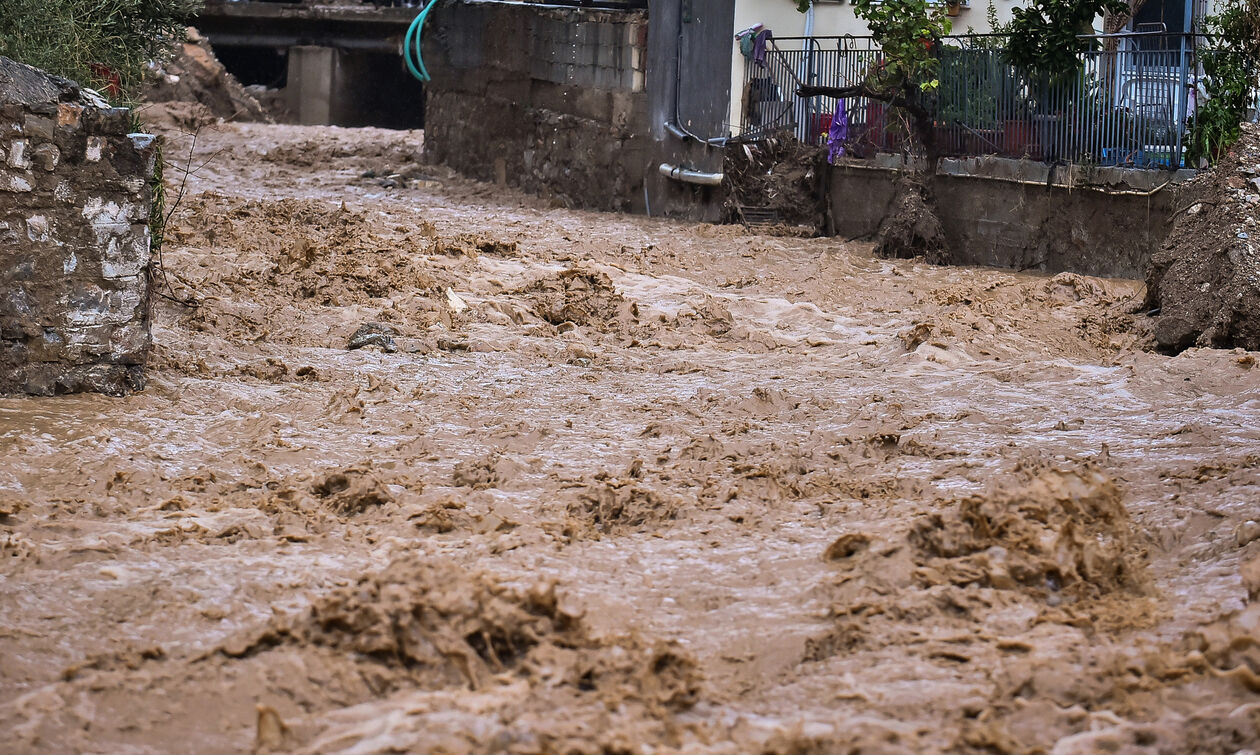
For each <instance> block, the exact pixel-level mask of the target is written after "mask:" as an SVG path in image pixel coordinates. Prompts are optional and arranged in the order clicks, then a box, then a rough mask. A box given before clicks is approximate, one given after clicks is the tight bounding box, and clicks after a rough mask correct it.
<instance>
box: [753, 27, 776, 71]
mask: <svg viewBox="0 0 1260 755" xmlns="http://www.w3.org/2000/svg"><path fill="white" fill-rule="evenodd" d="M772 39H774V34H773V33H772V32H771V31H770V30H769V29H762V30H761V31H759V32H757V36H756V37H754V38H753V62H754V63H756V64H757V65H759V66H761V67H762V68H765V67H766V43H767V42H769V41H770V40H772Z"/></svg>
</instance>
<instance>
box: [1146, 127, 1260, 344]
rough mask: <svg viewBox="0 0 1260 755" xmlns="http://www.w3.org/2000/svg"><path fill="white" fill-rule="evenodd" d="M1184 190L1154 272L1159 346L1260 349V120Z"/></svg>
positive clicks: (1151, 289)
mask: <svg viewBox="0 0 1260 755" xmlns="http://www.w3.org/2000/svg"><path fill="white" fill-rule="evenodd" d="M1180 196H1181V197H1182V198H1183V201H1181V202H1179V203H1178V209H1177V211H1176V214H1175V215H1174V217H1173V221H1172V222H1173V223H1174V225H1173V228H1172V231H1171V233H1169V235H1168V238H1167V240H1166V241H1165V242H1164V244H1163V246H1162V247H1161V248H1160V249H1159V251H1158V252H1156V253H1155V255H1154V257H1153V258H1152V259H1151V268H1150V271H1149V272H1148V273H1147V276H1146V285H1147V296H1146V305H1145V306H1146V309H1147V310H1149V311H1151V312H1152V314H1153V316H1154V317H1155V323H1154V334H1155V340H1156V343H1157V345H1158V347H1159V349H1160V350H1161V351H1166V352H1171V353H1178V352H1181V351H1183V350H1185V349H1187V348H1189V347H1191V346H1200V347H1216V348H1244V349H1248V350H1260V246H1258V245H1257V240H1258V239H1260V227H1257V223H1256V217H1257V214H1260V124H1255V123H1251V124H1244V125H1243V131H1242V137H1241V138H1240V139H1239V141H1238V143H1237V144H1235V145H1234V147H1233V149H1232V150H1231V151H1230V152H1229V154H1228V155H1226V156H1225V157H1224V158H1222V159H1221V161H1220V163H1219V164H1217V165H1216V167H1214V168H1213V169H1212V170H1211V171H1208V172H1206V173H1204V174H1202V175H1200V176H1198V177H1196V178H1195V179H1194V180H1192V181H1190V182H1189V183H1188V184H1186V186H1185V187H1184V188H1183V189H1182V190H1181V195H1180Z"/></svg>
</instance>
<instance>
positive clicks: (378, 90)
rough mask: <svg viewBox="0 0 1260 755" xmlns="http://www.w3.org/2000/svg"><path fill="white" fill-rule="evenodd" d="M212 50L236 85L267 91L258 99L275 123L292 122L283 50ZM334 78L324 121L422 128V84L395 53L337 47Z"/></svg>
mask: <svg viewBox="0 0 1260 755" xmlns="http://www.w3.org/2000/svg"><path fill="white" fill-rule="evenodd" d="M214 53H215V55H216V56H217V57H218V58H219V60H220V61H221V62H222V63H223V65H224V67H225V68H227V70H228V72H229V73H231V74H232V75H233V76H235V77H236V79H237V80H238V81H240V82H241V84H243V85H245V86H261V87H266V88H267V89H268V90H271V92H272V96H270V97H260V98H259V99H260V101H263V105H264V107H267V109H268V110H269V111H271V113H272V115H273V116H274V117H275V118H276V119H277V120H278V121H281V122H291V121H292V116H293V113H292V112H291V108H290V107H288V104H287V103H286V97H285V94H284V92H283V90H284V89H285V87H287V86H288V80H289V51H288V49H287V48H275V47H252V46H240V45H219V46H215V47H214ZM336 77H337V83H336V85H335V86H334V88H333V91H334V96H333V103H332V107H331V108H330V112H331V121H332V122H331V123H330V124H329V125H333V126H350V127H357V126H377V127H379V128H392V129H419V128H424V96H425V91H424V85H423V84H421V83H420V82H419V81H416V80H415V78H413V77H412V76H411V74H410V73H408V71H407V68H406V65H405V64H404V63H403V60H402V57H401V56H399V55H394V54H389V53H378V52H365V51H358V50H354V51H343V52H341V53H340V55H339V56H338V62H337V74H336Z"/></svg>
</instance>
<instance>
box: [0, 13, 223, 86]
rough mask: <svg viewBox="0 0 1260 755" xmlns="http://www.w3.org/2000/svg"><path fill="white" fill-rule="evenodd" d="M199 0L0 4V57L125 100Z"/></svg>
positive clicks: (177, 36)
mask: <svg viewBox="0 0 1260 755" xmlns="http://www.w3.org/2000/svg"><path fill="white" fill-rule="evenodd" d="M201 5H202V3H201V0H0V55H4V56H6V57H9V58H13V59H14V60H18V61H21V62H23V63H26V64H28V65H32V66H35V67H36V68H42V69H44V70H46V71H48V72H50V73H55V74H57V75H59V76H64V77H66V78H68V79H73V80H74V81H77V82H79V83H81V84H83V85H84V86H90V87H93V88H95V89H98V90H100V91H102V92H103V93H106V94H107V95H109V96H111V97H114V98H118V99H123V100H127V99H130V98H133V97H134V96H135V95H136V93H137V92H138V91H139V87H140V83H141V81H142V80H143V78H144V71H145V66H146V65H147V64H148V62H149V61H150V60H153V59H154V58H155V57H159V56H162V55H164V54H166V53H167V51H169V50H170V49H171V48H172V46H173V44H174V43H175V41H176V40H178V39H181V38H182V34H183V28H184V25H185V24H186V23H187V22H188V20H189V19H190V18H191V17H192V16H193V15H194V14H195V13H196V12H197V11H198V10H199V9H200V8H201Z"/></svg>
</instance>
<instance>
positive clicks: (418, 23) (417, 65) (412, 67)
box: [403, 0, 437, 81]
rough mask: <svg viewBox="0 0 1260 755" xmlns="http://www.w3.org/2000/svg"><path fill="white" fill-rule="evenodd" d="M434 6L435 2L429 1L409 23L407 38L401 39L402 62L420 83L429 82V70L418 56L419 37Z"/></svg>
mask: <svg viewBox="0 0 1260 755" xmlns="http://www.w3.org/2000/svg"><path fill="white" fill-rule="evenodd" d="M435 5H437V0H429V2H428V4H427V5H425V6H424V10H422V11H420V15H418V16H416V18H415V20H414V21H412V22H411V26H410V27H409V28H408V29H407V36H406V38H405V39H403V60H405V61H406V62H407V70H408V71H410V72H411V75H412V76H415V77H416V78H417V79H419V80H420V81H430V80H431V79H430V76H429V69H427V68H425V67H424V58H423V57H422V56H421V54H420V36H421V32H422V31H423V28H424V20H425V19H426V18H428V17H429V11H431V10H433V6H435Z"/></svg>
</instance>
